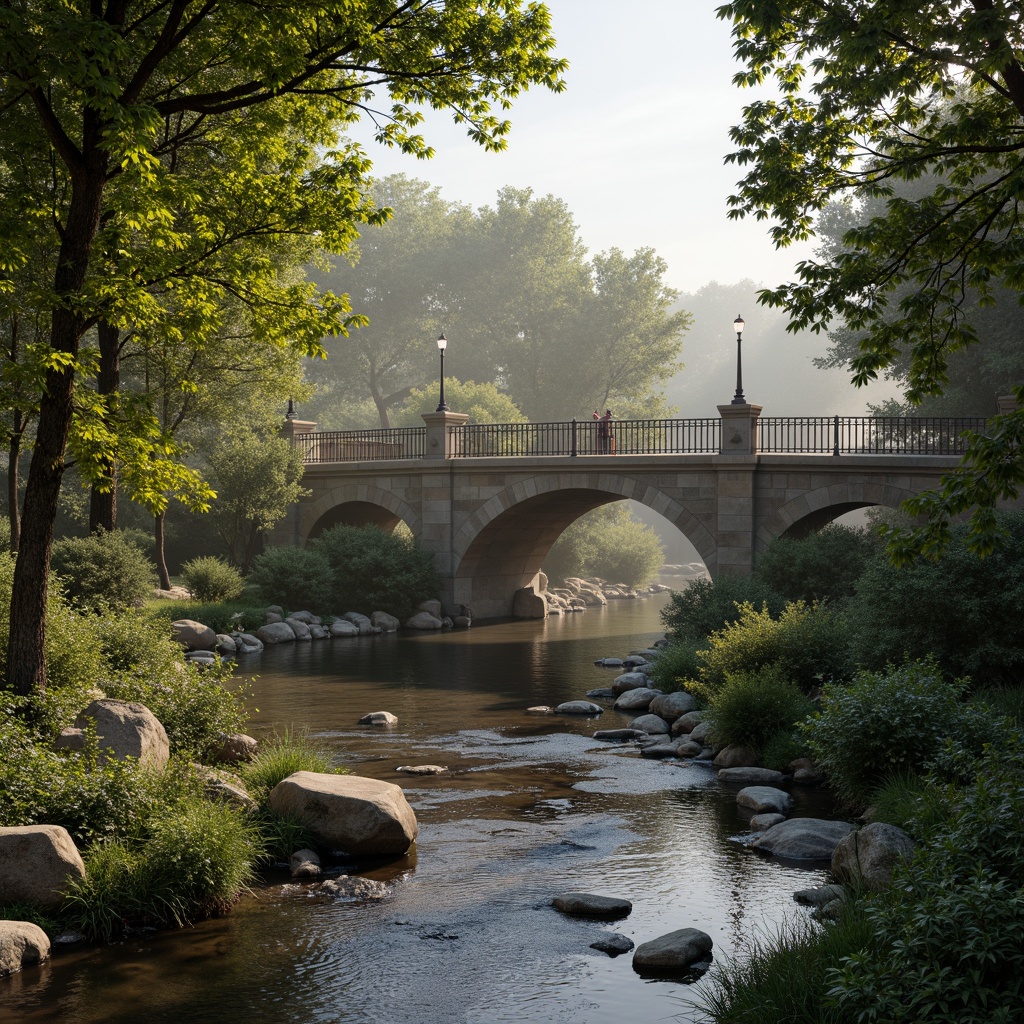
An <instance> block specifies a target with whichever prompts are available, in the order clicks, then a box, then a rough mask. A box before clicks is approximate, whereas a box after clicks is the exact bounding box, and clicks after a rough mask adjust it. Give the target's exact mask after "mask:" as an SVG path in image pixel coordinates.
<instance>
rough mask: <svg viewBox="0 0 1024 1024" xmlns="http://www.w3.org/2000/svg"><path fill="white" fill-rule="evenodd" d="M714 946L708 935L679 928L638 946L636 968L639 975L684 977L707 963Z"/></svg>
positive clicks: (696, 930)
mask: <svg viewBox="0 0 1024 1024" xmlns="http://www.w3.org/2000/svg"><path fill="white" fill-rule="evenodd" d="M713 945H714V943H713V942H712V939H711V936H710V935H708V934H707V932H702V931H701V930H700V929H699V928H680V929H679V930H678V931H675V932H669V933H668V934H667V935H662V936H659V937H658V938H657V939H651V941H650V942H644V943H641V944H640V945H639V946H637V947H636V952H635V953H634V954H633V969H634V970H635V971H637V972H638V973H640V974H657V975H673V974H681V973H684V972H685V971H687V970H690V969H692V968H693V967H694V965H695V964H698V963H702V962H704V961H706V960H707V959H708V954H709V953H710V952H711V947H712V946H713Z"/></svg>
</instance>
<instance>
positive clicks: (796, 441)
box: [757, 416, 985, 455]
mask: <svg viewBox="0 0 1024 1024" xmlns="http://www.w3.org/2000/svg"><path fill="white" fill-rule="evenodd" d="M757 427H758V444H757V448H758V451H759V452H763V453H766V454H772V453H776V454H778V453H782V454H785V453H792V454H806V455H812V454H819V455H962V454H963V452H964V449H965V448H966V440H965V439H964V436H963V435H964V433H965V431H969V430H974V431H978V430H983V429H984V427H985V420H984V418H982V417H980V416H959V417H951V416H941V417H940V416H766V417H763V418H762V419H760V420H758V424H757Z"/></svg>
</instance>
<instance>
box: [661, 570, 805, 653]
mask: <svg viewBox="0 0 1024 1024" xmlns="http://www.w3.org/2000/svg"><path fill="white" fill-rule="evenodd" d="M742 604H750V605H753V606H754V607H755V608H761V607H763V606H767V608H768V611H769V612H770V613H771V615H773V616H777V615H778V614H779V613H780V612H781V611H782V609H783V608H784V607H785V606H786V602H785V599H784V598H783V597H782V596H781V595H780V594H777V593H776V592H775V591H774V590H770V589H769V588H768V587H766V586H765V584H764V583H763V582H762V581H761V580H759V579H756V578H754V577H751V576H722V577H721V578H719V579H717V580H714V581H712V580H706V579H700V580H693V581H692V582H691V583H690V584H689V585H688V586H687V587H686V589H685V590H677V591H675V592H674V593H673V594H672V597H671V598H670V599H669V603H668V604H667V605H666V606H665V607H664V608H663V609H662V611H661V621H662V623H663V624H664V626H665V632H666V636H667V637H668V639H669V640H672V641H675V642H679V643H684V642H686V643H689V642H696V643H697V644H698V645H701V642H702V641H703V640H705V639H706V638H707V637H708V636H710V635H711V634H712V633H714V632H715V631H716V630H719V629H722V628H723V627H724V626H727V625H729V623H730V622H735V621H736V620H737V619H738V618H739V617H740V612H739V609H740V605H742Z"/></svg>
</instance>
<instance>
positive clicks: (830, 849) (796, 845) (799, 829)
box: [751, 818, 854, 860]
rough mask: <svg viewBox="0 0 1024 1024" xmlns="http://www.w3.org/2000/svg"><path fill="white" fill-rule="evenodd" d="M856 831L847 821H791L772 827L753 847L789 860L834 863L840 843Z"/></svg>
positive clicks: (813, 819) (755, 841)
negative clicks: (833, 858) (834, 856)
mask: <svg viewBox="0 0 1024 1024" xmlns="http://www.w3.org/2000/svg"><path fill="white" fill-rule="evenodd" d="M853 830H854V826H853V825H851V824H850V823H849V822H848V821H826V820H824V819H822V818H790V819H789V820H788V821H783V822H780V823H779V824H778V825H773V826H772V827H771V828H770V829H768V831H767V832H765V833H764V834H763V835H762V836H760V837H758V838H757V839H755V840H754V842H753V843H752V844H751V845H752V846H753V847H754V849H755V850H764V851H765V852H766V853H771V854H774V855H775V856H776V857H784V858H786V859H787V860H831V859H832V854H833V853H835V849H836V847H837V846H838V845H839V841H840V840H841V839H842V838H843V837H844V836H846V835H849V833H850V832H852V831H853Z"/></svg>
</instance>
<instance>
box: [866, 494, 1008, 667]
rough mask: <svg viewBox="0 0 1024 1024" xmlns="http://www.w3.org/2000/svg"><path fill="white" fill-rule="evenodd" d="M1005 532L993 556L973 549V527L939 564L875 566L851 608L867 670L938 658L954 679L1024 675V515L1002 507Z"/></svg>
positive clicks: (884, 560)
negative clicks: (970, 539)
mask: <svg viewBox="0 0 1024 1024" xmlns="http://www.w3.org/2000/svg"><path fill="white" fill-rule="evenodd" d="M998 521H999V525H1000V526H1001V528H1002V529H1003V531H1004V534H1005V537H1004V542H1003V544H1002V546H1001V547H999V548H998V549H997V550H996V551H995V552H994V553H993V554H991V555H989V556H987V557H986V558H979V557H978V556H977V555H975V554H973V553H972V552H970V551H968V550H967V548H966V546H965V544H964V537H965V532H966V530H967V527H966V526H957V527H954V529H953V540H952V542H951V544H950V546H949V548H948V549H947V550H946V552H945V554H944V555H943V556H942V558H941V559H939V560H938V561H936V562H932V561H929V560H928V559H924V558H922V559H918V560H917V561H915V562H914V563H913V564H911V565H908V566H904V567H902V568H897V567H895V566H893V565H892V564H891V563H890V562H889V559H888V557H887V556H886V554H885V553H884V552H880V553H879V554H877V555H876V556H875V557H874V558H873V559H871V560H870V562H869V563H868V567H867V569H866V570H865V572H864V575H863V576H862V578H861V580H860V582H859V584H858V586H857V594H856V596H855V597H854V598H853V600H852V601H851V602H850V604H849V606H848V616H849V620H850V626H851V636H852V651H851V653H852V655H853V657H854V659H855V661H856V662H857V663H858V664H859V665H861V666H862V667H864V668H869V669H876V670H878V669H882V668H884V667H885V665H886V664H888V663H889V662H894V663H895V662H899V661H902V660H903V659H904V658H908V657H909V658H912V659H920V658H932V657H934V658H936V659H937V660H938V663H939V665H940V666H941V668H942V670H943V671H944V672H945V673H946V674H947V675H950V676H964V675H967V676H971V677H972V678H973V679H975V680H976V681H979V682H981V681H984V682H985V683H986V684H988V683H993V682H997V681H1003V682H1008V683H1014V682H1020V680H1021V678H1022V677H1024V617H1022V616H1021V615H1020V612H1019V609H1020V608H1021V606H1022V605H1024V512H1001V513H999V515H998Z"/></svg>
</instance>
